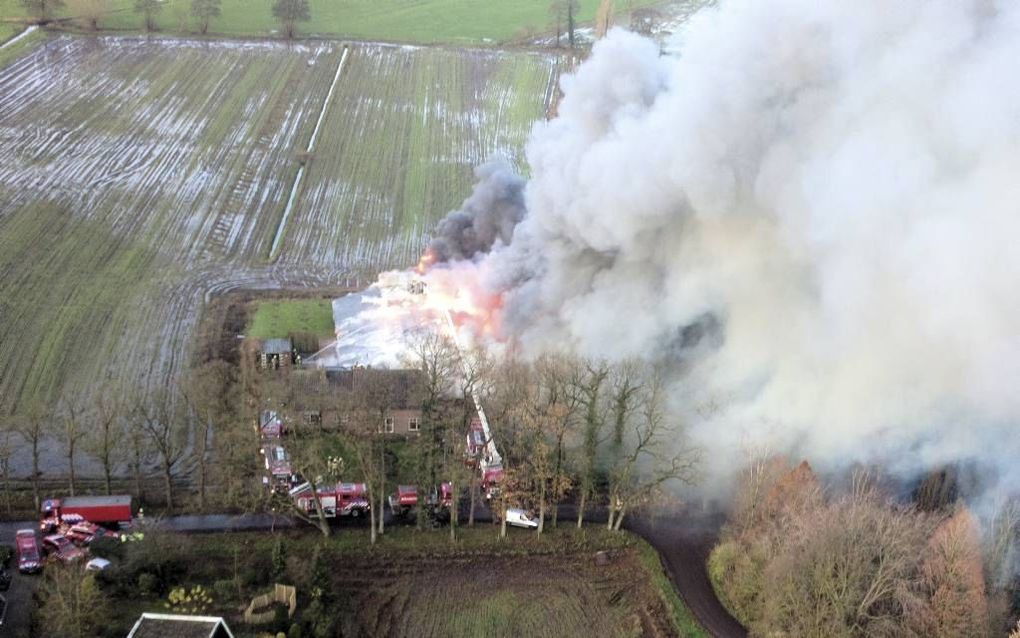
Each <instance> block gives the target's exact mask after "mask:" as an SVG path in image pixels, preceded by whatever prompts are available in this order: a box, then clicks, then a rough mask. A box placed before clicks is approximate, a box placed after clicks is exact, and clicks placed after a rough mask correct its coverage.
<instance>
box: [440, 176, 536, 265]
mask: <svg viewBox="0 0 1020 638" xmlns="http://www.w3.org/2000/svg"><path fill="white" fill-rule="evenodd" d="M475 176H476V177H477V178H478V182H477V183H476V184H475V187H474V190H473V191H472V192H471V195H470V196H469V197H468V198H467V199H465V200H464V203H463V204H461V207H460V208H459V209H457V210H453V211H450V213H449V214H447V216H446V217H445V218H444V219H443V221H441V222H439V226H438V227H437V228H436V233H435V239H433V240H432V243H431V245H430V248H431V250H432V251H433V253H434V254H435V257H436V261H438V262H447V261H460V260H464V259H471V258H473V257H474V256H475V255H477V254H479V253H486V252H489V250H490V249H492V247H493V246H494V245H495V244H496V243H497V242H499V243H501V244H507V243H509V242H510V237H511V235H512V234H513V231H514V227H515V226H517V224H518V222H520V221H521V220H522V219H524V212H525V208H524V184H525V181H524V179H522V178H521V177H520V176H519V175H517V173H515V172H514V170H513V168H512V167H511V166H510V165H509V164H508V163H507V162H506V161H505V160H501V159H497V160H491V161H489V162H487V163H485V164H483V165H482V166H479V167H478V168H476V169H475Z"/></svg>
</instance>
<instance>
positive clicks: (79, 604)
mask: <svg viewBox="0 0 1020 638" xmlns="http://www.w3.org/2000/svg"><path fill="white" fill-rule="evenodd" d="M43 578H44V579H45V581H46V583H45V585H44V586H43V587H40V588H39V591H40V598H41V609H40V611H41V612H42V613H41V614H40V618H41V620H42V629H43V632H44V634H45V635H47V636H61V637H62V638H92V637H93V636H97V635H100V634H101V633H102V629H103V628H104V626H105V623H106V621H107V619H108V614H109V604H110V603H109V599H108V598H107V597H106V595H105V594H104V593H103V591H102V589H101V588H100V587H99V583H97V582H96V578H95V574H94V573H92V572H87V571H85V569H84V567H82V566H81V565H80V564H79V565H71V566H67V567H62V568H60V569H47V570H46V571H45V573H44V575H43Z"/></svg>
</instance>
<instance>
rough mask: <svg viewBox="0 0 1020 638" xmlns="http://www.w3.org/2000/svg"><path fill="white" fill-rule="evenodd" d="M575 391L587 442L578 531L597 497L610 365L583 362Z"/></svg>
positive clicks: (584, 438) (577, 371) (578, 512)
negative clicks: (596, 487)
mask: <svg viewBox="0 0 1020 638" xmlns="http://www.w3.org/2000/svg"><path fill="white" fill-rule="evenodd" d="M575 374H576V376H575V379H574V382H573V391H574V392H575V393H576V396H577V399H576V400H577V402H578V404H579V406H580V408H581V411H582V414H583V419H584V424H583V442H582V445H581V448H582V449H581V464H582V467H581V482H580V490H581V502H580V503H578V506H577V527H578V529H580V528H581V526H582V525H583V524H584V514H585V509H586V508H587V505H588V499H589V498H591V497H592V496H594V491H595V479H596V471H597V469H598V468H597V462H598V449H599V444H600V443H601V442H602V436H603V434H602V430H603V429H604V426H605V405H604V403H605V401H604V396H605V385H606V379H607V378H608V377H609V365H608V364H606V363H605V362H599V361H582V362H580V366H579V369H577V370H576V372H575Z"/></svg>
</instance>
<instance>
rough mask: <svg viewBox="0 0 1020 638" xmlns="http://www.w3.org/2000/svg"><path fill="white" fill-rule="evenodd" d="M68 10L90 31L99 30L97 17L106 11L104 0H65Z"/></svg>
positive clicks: (100, 16)
mask: <svg viewBox="0 0 1020 638" xmlns="http://www.w3.org/2000/svg"><path fill="white" fill-rule="evenodd" d="M67 2H68V5H69V8H70V12H71V14H72V15H74V16H75V17H76V18H77V19H78V21H79V22H80V23H81V25H82V26H83V27H85V28H86V29H88V30H90V31H98V30H99V19H100V18H102V17H103V14H104V13H106V10H107V6H106V0H67Z"/></svg>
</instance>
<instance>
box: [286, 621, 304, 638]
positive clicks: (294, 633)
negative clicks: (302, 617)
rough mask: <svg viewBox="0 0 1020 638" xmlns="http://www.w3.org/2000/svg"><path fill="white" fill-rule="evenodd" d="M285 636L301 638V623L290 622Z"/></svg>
mask: <svg viewBox="0 0 1020 638" xmlns="http://www.w3.org/2000/svg"><path fill="white" fill-rule="evenodd" d="M287 638H301V625H299V624H298V623H292V624H291V626H290V629H288V630H287Z"/></svg>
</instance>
